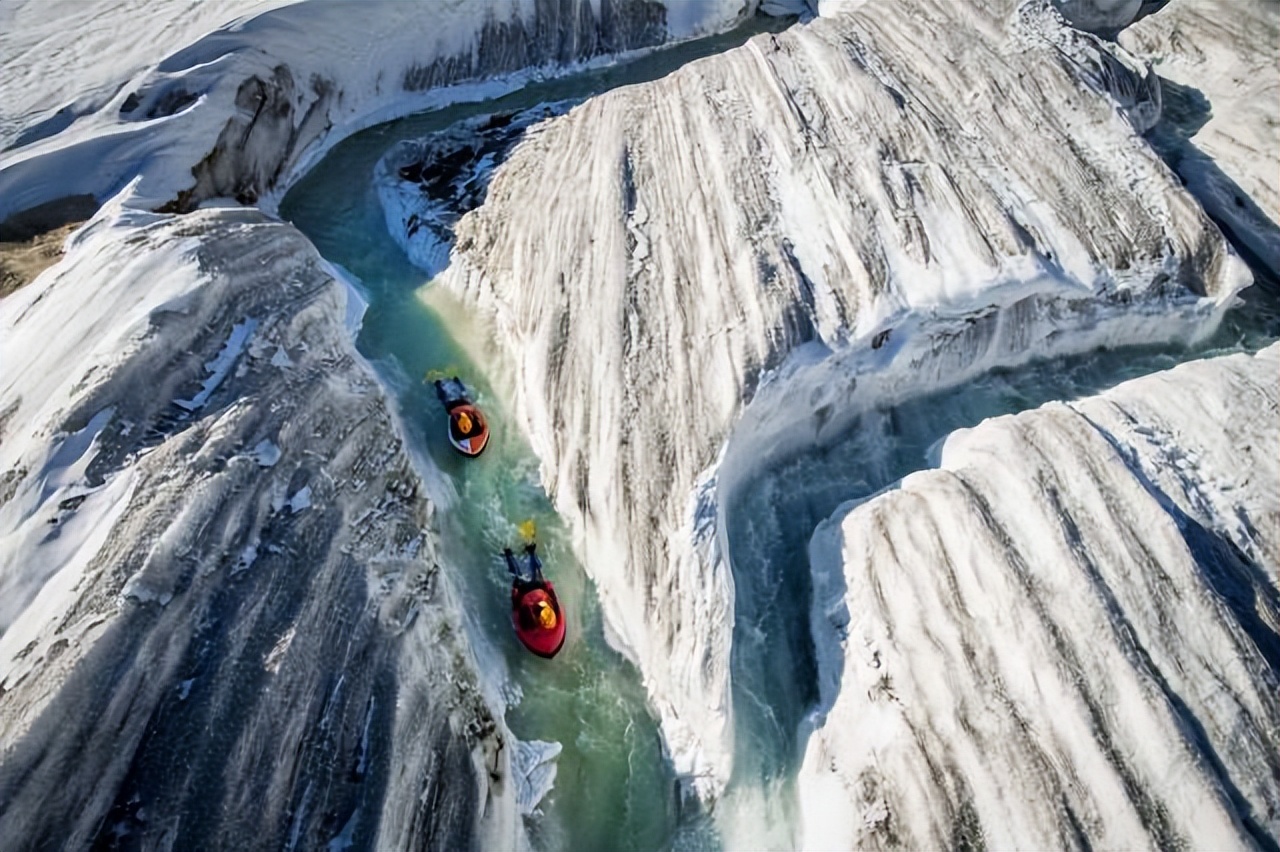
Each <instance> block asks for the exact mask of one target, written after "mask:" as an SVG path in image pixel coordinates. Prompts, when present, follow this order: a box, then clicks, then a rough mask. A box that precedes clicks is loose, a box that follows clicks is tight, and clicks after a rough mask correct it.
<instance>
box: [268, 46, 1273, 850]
mask: <svg viewBox="0 0 1280 852" xmlns="http://www.w3.org/2000/svg"><path fill="white" fill-rule="evenodd" d="M778 26H781V24H779V23H778V22H776V21H775V22H762V23H759V24H755V25H754V26H753V27H752V28H748V29H743V30H738V31H736V32H734V33H730V34H727V35H723V36H718V37H716V38H712V39H703V40H699V41H694V42H688V43H685V44H682V45H678V46H676V47H673V48H668V49H665V50H661V51H658V52H656V53H653V54H650V55H648V56H646V57H644V58H641V59H637V60H634V61H632V62H630V63H627V64H625V65H615V66H610V67H607V68H602V69H597V70H593V71H589V72H584V73H580V74H576V75H574V76H571V77H565V78H561V79H557V80H552V81H543V82H535V83H531V84H530V85H527V86H525V87H524V88H522V89H520V90H519V91H517V92H515V93H513V94H510V95H507V96H504V97H502V98H498V99H494V100H489V101H483V102H477V103H462V104H454V105H451V106H448V107H446V108H442V109H438V110H434V111H430V112H426V113H421V114H418V115H413V116H410V117H407V118H403V119H399V120H396V121H393V122H389V123H386V124H382V125H379V126H376V127H373V128H370V129H368V130H365V131H363V132H360V133H357V134H355V135H353V136H352V137H350V138H348V139H346V140H344V141H343V142H341V143H340V144H338V145H336V146H335V147H334V148H333V149H332V150H331V151H330V152H329V153H328V154H327V155H326V156H325V157H324V159H323V160H322V161H321V162H319V163H318V164H317V165H316V166H315V167H314V168H313V169H312V170H311V171H310V172H309V173H308V174H307V175H306V176H305V177H304V178H303V179H302V180H301V181H299V183H298V184H297V185H296V186H295V187H294V188H293V189H292V190H291V191H290V193H289V194H288V195H287V196H286V197H285V199H284V201H283V203H282V205H281V208H280V212H281V216H282V218H284V219H287V220H289V221H292V222H293V223H294V224H295V225H296V226H297V227H298V228H300V229H301V230H302V231H303V232H304V233H305V234H306V235H307V236H308V237H309V238H310V239H311V240H312V242H313V243H314V244H315V245H316V247H317V248H318V249H319V251H320V253H321V254H322V255H323V256H324V257H325V258H326V259H328V260H329V261H331V262H333V263H336V264H339V265H340V266H342V267H343V268H344V269H346V270H348V271H349V272H350V273H352V274H353V275H354V276H355V277H356V278H358V279H359V281H360V282H361V286H362V288H363V292H364V295H365V296H366V298H367V299H368V301H369V308H368V311H367V313H366V314H365V316H364V322H363V326H362V328H361V331H360V336H359V339H358V346H359V349H360V351H361V352H362V353H363V354H364V356H365V357H366V358H368V360H369V361H370V362H371V363H372V364H373V365H374V367H375V369H376V370H377V372H378V374H379V376H380V378H381V379H382V381H383V382H384V383H385V385H386V387H387V388H388V390H389V391H390V392H391V393H392V395H393V396H394V398H395V400H396V403H397V405H398V411H399V415H400V417H401V418H402V420H403V423H404V427H405V430H406V432H407V435H406V439H407V442H408V445H409V448H410V450H411V451H412V452H415V453H417V454H418V455H419V456H421V457H426V458H429V459H430V464H431V465H434V466H435V467H436V468H438V469H439V470H440V471H442V472H443V474H444V480H445V482H444V486H443V487H444V489H445V490H446V492H447V491H449V490H452V491H453V492H455V495H456V496H454V498H453V499H451V500H449V501H447V504H446V505H444V506H442V507H441V510H440V512H439V514H438V519H439V523H440V532H441V535H442V537H443V541H442V550H443V556H444V562H445V565H446V570H448V571H451V572H452V576H451V582H452V584H453V586H454V588H455V591H456V593H457V596H458V597H459V599H460V601H461V605H462V606H463V607H464V608H465V610H466V611H467V612H468V613H469V614H470V618H469V620H470V627H471V628H472V634H473V640H474V641H476V642H477V643H478V646H479V651H478V653H479V655H480V657H481V664H482V666H485V667H486V668H487V667H488V666H489V665H490V664H492V665H496V666H500V667H502V668H504V669H505V676H504V677H505V680H506V682H507V683H508V684H509V686H508V689H507V693H508V698H509V699H511V700H512V701H513V704H514V706H513V707H512V708H511V709H510V710H509V711H508V714H507V722H508V724H509V725H510V727H511V729H512V731H513V732H514V733H515V734H516V736H517V737H519V738H521V739H522V740H547V741H556V742H559V743H561V744H562V746H563V752H562V753H561V755H560V756H559V758H558V772H557V776H556V781H555V787H554V788H553V789H552V791H551V792H550V793H549V794H548V796H547V797H546V798H545V799H544V800H543V802H542V805H541V811H542V814H541V815H540V816H538V817H537V818H535V819H533V820H531V821H530V822H529V823H528V825H529V827H530V831H531V835H532V838H533V842H534V845H535V847H536V848H538V849H540V850H558V849H582V850H591V849H616V850H650V849H662V848H678V849H693V848H718V847H721V846H723V845H725V843H726V841H727V840H729V838H735V837H736V838H742V837H744V836H749V837H752V838H754V840H755V841H756V842H757V843H759V844H761V845H769V846H776V847H779V848H786V847H789V846H792V845H794V843H795V835H794V831H795V813H796V809H795V793H794V778H795V774H796V771H797V770H798V768H799V764H800V760H801V757H802V755H803V749H804V737H803V734H802V733H801V732H802V731H803V730H804V722H805V718H806V715H807V714H808V712H809V710H810V709H811V708H812V706H813V703H814V701H815V700H816V697H817V696H816V686H815V666H814V661H813V649H812V643H811V640H810V638H809V625H808V613H809V594H810V592H809V579H808V578H809V566H808V562H807V545H808V541H809V538H810V536H811V535H812V533H813V530H814V528H815V527H816V526H817V525H818V524H819V523H821V522H822V521H823V520H825V519H826V518H827V517H829V516H830V515H831V514H832V513H833V512H834V511H835V510H836V508H837V507H838V506H839V505H840V504H841V503H843V502H845V501H847V500H850V499H855V498H859V497H863V496H866V495H868V494H870V493H872V492H874V491H876V490H878V489H880V488H882V487H884V486H885V485H887V484H889V483H891V482H893V481H895V480H896V479H898V478H900V477H902V476H905V475H906V474H908V473H910V472H912V471H915V470H919V469H921V468H925V467H928V466H929V465H928V461H927V451H928V449H929V447H930V446H931V445H933V444H934V443H935V442H936V441H938V440H939V439H940V438H942V437H943V436H945V435H946V434H947V433H948V432H950V431H952V430H954V429H957V428H962V427H968V426H973V425H975V424H976V423H978V422H979V421H980V420H982V419H984V418H987V417H992V416H997V415H1001V414H1008V413H1013V412H1017V411H1021V410H1024V409H1027V408H1031V407H1035V406H1038V405H1041V404H1043V403H1045V402H1047V401H1050V400H1055V399H1073V398H1077V397H1080V396H1084V395H1087V394H1092V393H1096V392H1099V391H1101V390H1104V389H1106V388H1108V387H1111V386H1113V385H1115V384H1117V383H1119V382H1121V381H1124V380H1126V379H1130V378H1134V377H1136V376H1139V375H1143V374H1146V373H1150V372H1154V371H1156V370H1161V369H1166V368H1168V367H1171V366H1173V365H1174V364H1176V363H1178V362H1180V361H1184V360H1189V359H1191V358H1198V357H1205V356H1207V355H1210V354H1219V353H1223V352H1230V351H1256V350H1257V349H1259V348H1261V347H1262V346H1264V345H1266V344H1267V343H1269V342H1270V341H1272V340H1274V339H1276V337H1277V336H1280V323H1278V322H1277V313H1276V298H1275V291H1274V287H1271V288H1266V289H1263V290H1260V288H1257V287H1255V288H1254V290H1255V291H1258V292H1256V293H1254V294H1253V295H1251V296H1250V297H1249V298H1248V299H1247V300H1246V303H1245V304H1244V305H1243V306H1241V307H1239V308H1236V309H1235V310H1233V311H1231V312H1230V313H1229V314H1228V316H1227V319H1226V321H1225V322H1224V324H1223V327H1222V329H1221V330H1220V331H1219V333H1218V334H1217V335H1216V336H1215V337H1214V339H1213V340H1211V341H1210V342H1209V343H1208V344H1207V345H1205V346H1204V347H1201V348H1200V349H1198V350H1196V351H1190V350H1170V349H1161V350H1155V349H1132V350H1114V351H1106V352H1095V353H1091V354H1087V355H1084V356H1079V357H1075V358H1070V359H1061V360H1057V361H1052V362H1041V363H1037V364H1032V365H1029V366H1027V367H1024V368H1021V369H1018V370H1014V371H1006V372H998V373H993V374H989V375H987V376H984V377H982V378H981V379H979V380H977V381H975V382H971V383H969V384H966V385H965V386H963V387H961V388H957V389H954V390H950V391H947V392H944V393H939V394H936V395H933V396H930V397H927V398H920V399H917V400H914V401H911V402H908V403H906V404H904V405H901V406H898V407H897V408H894V409H892V410H884V411H877V412H873V413H872V414H869V415H866V416H864V417H863V418H861V419H860V420H859V421H858V423H856V424H855V425H854V426H853V428H851V429H850V430H849V432H848V433H847V435H846V436H845V438H844V439H843V440H842V441H840V442H837V444H836V445H834V446H829V447H826V448H821V449H819V448H814V449H813V450H812V451H811V452H808V453H804V454H801V455H799V456H797V457H795V458H793V459H790V460H789V461H786V462H784V463H782V464H780V465H779V466H777V467H775V468H774V469H773V470H770V471H767V472H765V473H764V474H762V475H761V476H760V477H759V478H758V483H757V484H756V486H755V487H751V488H746V489H743V493H744V494H746V495H748V496H747V497H745V498H744V499H743V501H742V502H741V503H740V504H739V505H735V506H730V507H728V511H727V517H728V523H729V530H728V532H729V541H730V542H731V543H732V544H731V561H732V565H733V570H734V578H735V584H736V591H737V600H736V624H735V631H734V649H733V669H732V677H733V700H734V719H735V725H736V727H735V737H736V763H735V771H734V776H733V779H732V781H731V783H730V789H729V793H728V795H727V796H726V798H725V800H724V801H723V802H722V803H721V805H720V807H719V808H718V811H719V812H718V813H716V814H715V815H714V818H708V817H707V815H705V814H703V813H702V812H701V810H700V809H699V808H698V807H696V805H693V804H692V803H688V802H682V797H681V795H680V792H679V790H680V784H679V783H678V780H677V779H676V778H675V775H674V772H673V770H672V768H671V765H670V762H669V761H668V760H667V759H666V757H665V755H664V753H663V750H662V744H661V740H660V738H659V734H658V729H657V725H656V723H655V721H654V719H653V717H652V715H651V714H650V712H649V710H648V708H647V705H646V701H645V695H644V690H643V687H642V686H641V681H640V676H639V673H638V672H637V671H636V670H635V669H634V668H633V667H632V666H631V665H630V664H629V663H627V662H626V661H625V660H624V659H623V658H622V657H621V656H620V655H619V654H618V653H617V652H615V651H613V650H612V649H611V648H610V647H609V646H608V645H607V643H606V642H605V638H604V628H603V625H602V620H601V614H600V608H599V606H598V604H597V602H596V596H595V590H594V587H593V586H592V583H591V581H590V580H589V579H588V578H587V575H586V573H585V572H584V571H583V569H582V567H581V566H580V565H578V564H577V563H576V561H575V560H574V557H573V554H572V550H571V548H570V547H569V544H568V542H569V537H568V534H567V531H566V530H565V528H564V526H563V525H562V524H561V523H560V521H559V520H558V518H557V517H556V515H555V512H554V510H553V509H552V507H551V504H550V502H549V501H548V499H547V497H546V495H545V493H544V492H543V490H542V488H541V486H540V484H539V482H538V466H537V459H536V458H534V456H533V454H532V452H531V450H530V449H529V447H528V445H527V443H526V442H525V441H524V439H523V437H522V436H521V435H520V434H519V433H518V431H517V430H516V429H514V428H512V427H510V426H508V425H507V423H508V422H509V421H508V417H507V412H508V411H509V409H510V401H509V400H507V399H503V398H500V395H499V394H498V393H497V392H496V391H495V390H494V388H495V387H498V386H500V384H501V383H499V382H491V381H490V377H489V376H486V375H485V372H484V369H485V367H486V366H487V365H490V364H492V363H494V359H492V358H491V357H489V355H488V354H487V349H489V348H490V347H491V346H492V344H491V343H490V342H489V341H487V340H485V338H484V335H483V333H482V332H480V331H478V330H476V329H474V328H473V327H472V325H471V323H470V322H469V320H468V319H467V317H466V316H465V312H464V311H463V309H462V308H461V307H460V306H458V305H457V304H455V303H453V302H452V301H451V300H450V299H449V298H448V297H447V296H445V295H444V294H441V293H437V292H434V291H432V290H431V288H430V286H429V285H430V282H429V281H428V280H427V276H426V275H425V273H423V272H422V271H421V270H419V269H417V268H415V267H414V266H412V265H411V264H410V263H409V261H408V259H407V258H406V257H405V255H404V253H403V252H402V251H401V249H400V248H399V247H398V246H397V245H396V244H395V243H394V242H393V241H392V239H391V237H390V235H389V234H388V233H387V228H386V224H385V221H384V218H383V213H382V210H381V207H380V205H379V202H378V198H377V194H376V191H375V189H374V186H373V180H372V175H373V168H374V165H375V163H376V162H377V160H378V159H379V158H380V157H381V156H382V155H383V154H384V153H385V152H386V151H387V149H388V148H389V147H391V146H392V145H394V144H396V143H397V142H399V141H400V140H402V139H411V138H419V137H422V136H425V135H428V134H431V133H435V132H439V131H441V130H444V129H446V128H448V127H450V126H451V125H454V124H456V123H457V122H459V121H462V120H464V119H468V118H472V117H474V116H479V115H485V114H489V113H494V112H504V111H512V110H520V109H525V108H528V107H532V106H536V105H538V104H540V103H548V102H556V101H564V100H573V99H586V98H588V97H591V96H592V95H594V94H598V93H600V92H603V91H606V90H608V89H611V88H614V87H616V86H620V85H624V84H630V83H636V82H641V81H645V80H651V79H656V78H657V77H660V76H662V75H664V74H666V73H669V72H670V71H672V70H674V69H675V68H677V67H679V66H681V65H683V64H685V63H686V62H688V61H690V60H692V59H695V58H698V57H700V56H705V55H709V54H712V53H716V52H719V51H721V50H725V49H728V48H730V47H733V46H736V45H738V44H740V43H742V42H743V41H744V40H745V39H746V38H747V37H748V36H749V35H751V34H753V33H754V32H759V31H761V30H762V29H764V28H766V27H778ZM433 371H441V372H445V373H449V374H455V373H456V374H457V375H460V376H463V377H464V378H465V379H466V381H467V382H468V383H469V384H470V385H471V386H472V387H473V388H474V389H475V390H476V391H478V394H479V402H480V404H481V405H482V407H484V408H485V409H486V410H488V411H490V412H491V415H492V416H491V420H492V423H493V435H492V438H491V443H490V446H489V448H488V449H487V450H486V452H485V454H484V456H482V457H481V458H480V459H479V460H478V461H465V462H464V461H463V460H462V459H460V458H458V457H457V456H455V455H454V454H453V451H452V450H451V449H450V448H449V447H448V446H447V444H446V443H445V441H444V440H443V435H444V429H445V416H444V413H443V411H442V410H441V408H440V406H439V404H438V403H437V402H436V400H435V396H434V392H433V390H432V388H431V386H430V384H429V383H426V382H424V381H423V378H424V376H426V375H427V374H428V373H431V372H433ZM432 476H434V475H432ZM435 478H439V477H435ZM526 518H532V519H534V520H535V522H536V523H537V525H538V530H539V536H538V537H539V542H540V551H541V552H542V553H543V557H544V561H545V562H546V566H547V572H548V574H549V576H550V577H551V579H553V580H554V581H555V583H556V586H557V590H558V591H559V592H560V596H561V598H562V600H563V601H564V602H565V604H566V608H567V611H568V618H569V619H570V621H569V624H570V625H571V639H570V641H569V643H568V644H567V645H566V647H565V649H564V650H563V651H562V652H561V654H560V655H559V656H558V657H557V658H556V659H555V660H553V661H545V660H541V659H538V658H535V657H533V656H532V655H530V654H528V653H527V652H525V651H524V650H523V649H522V648H521V647H520V646H519V645H518V643H517V642H516V640H515V638H514V635H513V634H512V631H511V628H510V624H509V621H508V603H507V601H508V598H507V594H508V588H509V585H508V578H507V575H506V573H505V570H504V569H503V567H502V563H501V559H500V557H499V552H500V550H501V548H502V547H503V546H505V545H508V544H511V545H513V546H515V545H517V544H518V541H519V539H518V534H517V530H516V525H517V524H518V523H519V522H521V521H523V520H524V519H526ZM766 649H770V650H769V652H768V653H766ZM487 674H491V672H487ZM500 679H502V678H500Z"/></svg>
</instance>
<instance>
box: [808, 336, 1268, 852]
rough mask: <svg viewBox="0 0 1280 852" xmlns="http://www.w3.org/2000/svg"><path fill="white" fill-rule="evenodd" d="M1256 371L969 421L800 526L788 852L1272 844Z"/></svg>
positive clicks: (1174, 376)
mask: <svg viewBox="0 0 1280 852" xmlns="http://www.w3.org/2000/svg"><path fill="white" fill-rule="evenodd" d="M1277 375H1280V344H1277V345H1272V346H1271V347H1269V348H1268V349H1265V350H1263V351H1262V352H1260V353H1258V354H1257V355H1255V356H1250V355H1244V354H1239V355H1231V356H1227V357H1222V358H1217V359H1212V360H1207V361H1197V362H1193V363H1189V364H1183V365H1181V366H1178V367H1176V368H1174V369H1172V370H1169V371H1166V372H1162V373H1157V374H1154V375H1151V376H1147V377H1144V378H1141V379H1135V380H1133V381H1130V382H1127V383H1125V384H1122V385H1119V386H1117V387H1116V388H1114V389H1112V390H1110V391H1108V392H1106V393H1104V394H1102V395H1100V396H1096V397H1090V398H1086V399H1083V400H1079V401H1076V402H1070V403H1051V404H1049V405H1046V406H1044V407H1042V408H1039V409H1035V410H1032V411H1029V412H1024V413H1022V414H1019V415H1015V416H1007V417H1001V418H997V419H994V420H988V421H985V422H983V423H982V424H980V425H979V426H977V427H976V428H973V429H971V430H963V431H961V432H958V433H955V434H953V435H951V436H949V437H948V438H947V440H946V442H945V444H944V446H943V447H942V450H941V463H940V466H939V468H938V469H936V470H927V471H922V472H918V473H915V474H912V475H911V476H908V477H907V478H905V479H903V480H902V481H901V482H899V483H896V484H895V485H894V486H892V487H891V488H888V489H886V490H885V492H884V493H882V494H880V495H878V496H875V497H873V498H871V499H869V500H867V501H865V502H862V503H861V504H859V505H855V506H851V507H848V508H846V509H844V510H842V511H840V512H837V514H836V515H835V516H834V517H833V518H832V519H831V520H830V521H829V522H828V523H827V524H825V525H823V526H822V527H820V528H819V530H818V532H817V533H815V535H814V538H813V541H812V544H811V546H810V561H811V564H812V566H813V570H814V573H815V591H814V603H813V606H814V613H813V620H812V622H811V624H812V629H813V635H814V642H815V645H816V646H817V648H818V659H819V668H820V672H821V677H820V683H821V692H822V704H821V712H822V713H823V714H825V718H824V720H823V722H824V723H823V724H821V726H820V727H819V728H818V729H817V730H816V732H815V733H814V734H813V736H812V737H811V738H810V740H809V743H808V749H807V752H806V754H805V760H804V765H803V768H802V769H801V773H800V780H799V789H800V802H801V808H802V811H803V828H804V845H805V846H806V847H809V848H823V849H828V848H855V849H889V848H892V849H921V848H942V847H947V846H952V847H963V846H966V845H968V844H969V843H971V842H976V841H977V840H978V839H979V838H980V839H981V842H982V843H983V844H984V845H987V846H994V847H997V848H1044V849H1050V848H1099V847H1101V848H1115V849H1136V848H1146V847H1150V846H1156V847H1159V848H1166V849H1169V848H1190V849H1228V848H1230V849H1248V848H1258V849H1275V848H1276V838H1277V837H1278V836H1280V784H1277V779H1280V752H1277V750H1276V743H1277V738H1278V737H1280V681H1278V680H1277V674H1278V673H1280V590H1278V588H1280V574H1278V571H1277V567H1278V566H1280V457H1278V456H1277V454H1276V447H1277V446H1278V445H1280V385H1278V383H1277ZM1013 802H1016V803H1017V806H1016V807H1015V806H1012V803H1013Z"/></svg>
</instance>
